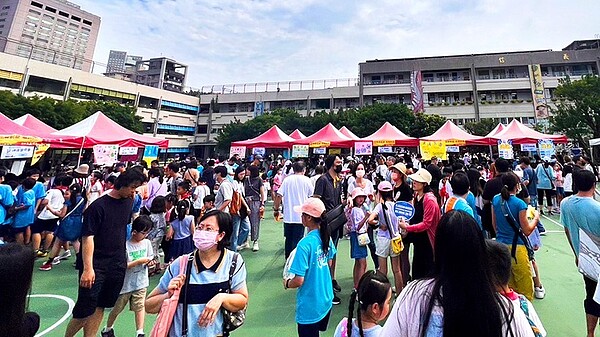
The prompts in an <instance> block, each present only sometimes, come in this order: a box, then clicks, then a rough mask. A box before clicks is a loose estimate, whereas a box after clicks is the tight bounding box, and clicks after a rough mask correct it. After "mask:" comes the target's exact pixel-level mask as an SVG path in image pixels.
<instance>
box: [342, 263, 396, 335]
mask: <svg viewBox="0 0 600 337" xmlns="http://www.w3.org/2000/svg"><path fill="white" fill-rule="evenodd" d="M391 289H392V285H391V284H390V280H389V279H388V278H387V276H385V275H383V274H382V273H380V272H378V271H375V270H369V271H367V272H366V273H364V274H363V276H362V277H361V278H360V281H358V288H357V289H354V290H352V293H351V294H350V301H349V304H348V337H351V336H352V315H353V314H354V306H355V305H356V302H358V303H359V306H358V308H356V325H357V326H358V333H359V334H360V337H364V336H365V334H364V331H363V327H362V321H361V314H362V313H363V312H366V311H367V310H368V309H369V306H371V305H373V304H375V303H377V304H379V306H380V307H382V308H383V306H384V305H385V301H386V300H387V296H388V294H389V292H390V290H391Z"/></svg>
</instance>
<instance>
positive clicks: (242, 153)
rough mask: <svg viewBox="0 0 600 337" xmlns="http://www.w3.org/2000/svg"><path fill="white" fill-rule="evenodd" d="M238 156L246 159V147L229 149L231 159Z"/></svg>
mask: <svg viewBox="0 0 600 337" xmlns="http://www.w3.org/2000/svg"><path fill="white" fill-rule="evenodd" d="M236 154H237V155H238V156H240V157H242V158H246V147H245V146H232V147H231V148H230V149H229V158H231V157H233V156H235V155H236Z"/></svg>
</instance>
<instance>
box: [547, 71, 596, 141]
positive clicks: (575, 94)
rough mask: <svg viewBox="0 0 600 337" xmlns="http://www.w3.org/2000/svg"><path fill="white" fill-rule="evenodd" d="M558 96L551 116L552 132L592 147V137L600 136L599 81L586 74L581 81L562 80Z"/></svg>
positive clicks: (557, 89)
mask: <svg viewBox="0 0 600 337" xmlns="http://www.w3.org/2000/svg"><path fill="white" fill-rule="evenodd" d="M555 95H556V96H557V97H558V98H560V102H559V103H558V104H557V108H556V109H554V110H553V111H552V114H553V115H552V116H551V117H550V123H551V130H552V131H557V132H560V133H563V134H565V135H566V136H567V137H569V138H571V139H575V140H577V141H578V142H579V145H581V146H583V147H584V148H588V147H589V143H588V139H589V138H590V137H593V138H598V137H600V79H599V78H598V76H596V75H585V76H583V77H582V78H581V80H576V81H572V80H571V79H570V78H569V77H567V78H565V79H563V80H560V83H559V86H558V87H557V88H556V91H555Z"/></svg>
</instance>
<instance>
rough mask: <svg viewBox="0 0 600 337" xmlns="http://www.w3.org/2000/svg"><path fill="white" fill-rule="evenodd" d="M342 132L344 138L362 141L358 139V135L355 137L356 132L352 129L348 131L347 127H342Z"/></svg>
mask: <svg viewBox="0 0 600 337" xmlns="http://www.w3.org/2000/svg"><path fill="white" fill-rule="evenodd" d="M340 132H341V133H342V134H343V135H344V136H346V137H348V138H350V139H352V140H360V137H358V136H357V135H355V134H354V132H352V131H350V129H348V128H347V127H345V126H342V127H341V128H340Z"/></svg>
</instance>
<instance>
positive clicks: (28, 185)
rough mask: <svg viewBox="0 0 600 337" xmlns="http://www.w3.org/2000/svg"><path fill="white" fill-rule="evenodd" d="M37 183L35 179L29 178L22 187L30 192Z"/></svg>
mask: <svg viewBox="0 0 600 337" xmlns="http://www.w3.org/2000/svg"><path fill="white" fill-rule="evenodd" d="M35 183H36V181H35V179H33V178H27V179H25V180H23V183H22V185H23V188H25V189H28V190H30V189H32V188H33V186H35Z"/></svg>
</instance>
